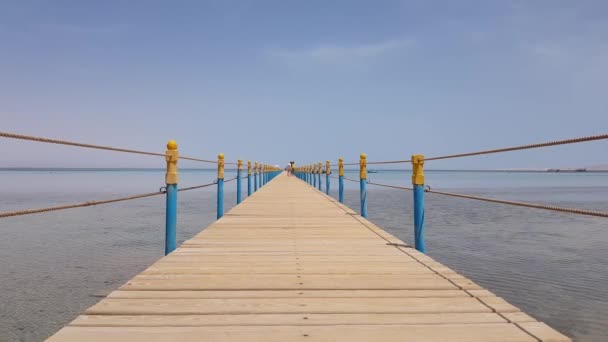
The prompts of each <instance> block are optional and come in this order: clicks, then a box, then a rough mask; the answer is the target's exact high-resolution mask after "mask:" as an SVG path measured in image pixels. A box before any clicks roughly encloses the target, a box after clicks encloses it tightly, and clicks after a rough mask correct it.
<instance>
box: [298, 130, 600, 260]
mask: <svg viewBox="0 0 608 342" xmlns="http://www.w3.org/2000/svg"><path fill="white" fill-rule="evenodd" d="M605 139H608V134H599V135H589V136H583V137H578V138H572V139H563V140H555V141H548V142H543V143H537V144H528V145H519V146H512V147H505V148H498V149H490V150H482V151H477V152H469V153H460V154H450V155H444V156H437V157H431V158H425V156H424V155H420V154H418V155H412V158H411V159H410V160H385V161H373V162H368V161H367V156H366V155H365V154H364V153H362V154H361V156H360V159H359V162H357V163H355V162H351V163H344V161H343V159H342V158H338V171H339V177H337V179H338V180H339V192H338V196H339V201H340V203H344V184H343V183H344V181H345V180H346V181H349V182H354V183H359V184H360V186H359V189H360V201H361V210H360V213H361V216H363V217H364V218H367V185H374V186H379V187H385V188H392V189H400V190H408V191H413V193H414V215H413V216H414V239H415V245H416V249H417V250H419V251H421V252H425V251H426V246H425V241H424V194H425V192H428V193H431V194H438V195H445V196H452V197H459V198H465V199H473V200H479V201H485V202H491V203H497V204H506V205H513V206H520V207H527V208H535V209H543V210H551V211H557V212H563V213H570V214H577V215H586V216H594V217H602V218H608V213H607V212H602V211H595V210H587V209H579V208H563V207H559V206H553V205H546V204H538V203H528V202H520V201H510V200H502V199H494V198H488V197H482V196H475V195H467V194H459V193H452V192H445V191H435V190H431V189H430V188H429V187H427V186H425V176H424V164H425V161H432V160H441V159H450V158H459V157H468V156H475V155H484V154H491V153H501V152H508V151H518V150H527V149H534V148H542V147H549V146H557V145H566V144H575V143H581V142H588V141H597V140H605ZM398 163H411V165H412V185H413V186H412V187H404V186H398V185H392V184H383V183H375V182H371V181H370V180H369V179H368V177H367V174H368V171H367V166H368V165H370V164H371V165H373V164H398ZM349 165H351V166H354V165H357V166H359V179H358V180H357V179H352V178H348V177H345V176H344V166H349ZM297 172H298V176H299V177H300V178H301V179H302V180H304V181H305V182H308V183H309V184H311V185H313V186H314V187H318V189H319V190H321V189H322V182H321V177H320V175H321V173H326V177H327V178H326V194H329V183H330V178H336V177H334V176H331V177H330V175H331V170H330V162H329V161H327V163H326V167H325V169H323V167H322V163H312V164H308V165H305V166H301V167H298V168H297Z"/></svg>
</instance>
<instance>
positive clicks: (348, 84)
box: [0, 0, 608, 169]
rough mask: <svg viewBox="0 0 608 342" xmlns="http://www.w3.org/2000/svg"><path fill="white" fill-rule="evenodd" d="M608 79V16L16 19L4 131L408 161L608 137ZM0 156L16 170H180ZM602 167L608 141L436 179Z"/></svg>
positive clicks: (229, 7)
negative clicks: (414, 156) (503, 170)
mask: <svg viewBox="0 0 608 342" xmlns="http://www.w3.org/2000/svg"><path fill="white" fill-rule="evenodd" d="M607 80H608V2H606V1H601V0H600V1H586V0H581V1H558V0H551V1H533V0H530V1H507V0H500V1H489V0H479V1H466V0H463V1H434V0H424V1H388V0H387V1H356V0H349V1H339V0H335V1H285V0H277V1H263V0H260V1H229V0H226V1H219V0H218V1H202V0H201V1H153V0H149V1H137V0H134V1H110V0H108V1H76V0H75V1H59V0H57V1H30V0H18V1H10V0H5V1H1V2H0V131H5V132H7V131H8V132H15V133H21V134H26V135H36V136H44V137H50V138H58V139H67V140H72V141H80V142H86V143H92V144H102V145H110V146H119V147H125V148H132V149H140V150H146V151H153V152H164V150H165V144H166V142H167V140H169V139H175V140H176V141H177V142H178V144H179V150H180V153H181V154H182V155H188V156H192V157H199V158H204V159H215V158H216V157H217V154H218V153H219V152H223V153H224V154H225V155H226V159H227V160H228V161H235V160H236V159H239V158H240V159H244V160H254V161H263V162H266V163H269V164H280V165H284V164H286V163H287V162H288V161H290V160H294V161H296V164H304V163H308V162H318V161H325V160H331V161H332V163H335V161H336V160H337V158H338V157H343V158H344V159H345V160H346V161H347V162H355V161H357V160H358V156H359V153H361V152H365V153H367V155H368V160H369V161H380V160H395V159H397V160H402V159H409V158H410V156H411V155H412V154H423V155H425V156H429V157H432V156H438V155H444V154H451V153H461V152H471V151H477V150H483V149H487V148H497V147H506V146H511V145H519V144H527V143H537V142H543V141H547V140H556V139H563V138H572V137H577V136H583V135H594V134H602V133H607V132H608V113H607V110H608V106H607V104H608V97H607V94H608V93H607V89H608V87H607ZM0 148H2V151H3V152H2V157H1V158H0V160H1V164H0V167H12V166H52V167H164V159H163V158H162V157H161V158H159V157H150V156H137V155H130V154H120V153H114V152H103V151H95V150H83V149H78V148H74V147H60V146H52V145H43V144H39V143H31V142H24V141H12V140H7V139H0ZM598 164H608V142H607V141H600V142H591V143H583V144H578V145H571V146H562V147H553V148H547V149H542V150H534V151H521V152H510V153H504V154H499V155H491V156H481V157H470V158H461V159H451V160H445V161H435V162H431V161H429V162H428V163H427V165H426V167H427V168H439V169H457V168H466V169H492V168H545V167H581V166H591V165H598ZM180 166H182V167H208V166H209V165H202V164H199V163H196V162H186V161H184V162H180ZM402 167H405V166H402Z"/></svg>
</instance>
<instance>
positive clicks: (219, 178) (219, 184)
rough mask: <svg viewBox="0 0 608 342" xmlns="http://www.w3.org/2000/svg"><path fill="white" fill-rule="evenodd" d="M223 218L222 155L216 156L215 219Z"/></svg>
mask: <svg viewBox="0 0 608 342" xmlns="http://www.w3.org/2000/svg"><path fill="white" fill-rule="evenodd" d="M222 216H224V154H223V153H220V154H218V155H217V218H218V219H220V218H222Z"/></svg>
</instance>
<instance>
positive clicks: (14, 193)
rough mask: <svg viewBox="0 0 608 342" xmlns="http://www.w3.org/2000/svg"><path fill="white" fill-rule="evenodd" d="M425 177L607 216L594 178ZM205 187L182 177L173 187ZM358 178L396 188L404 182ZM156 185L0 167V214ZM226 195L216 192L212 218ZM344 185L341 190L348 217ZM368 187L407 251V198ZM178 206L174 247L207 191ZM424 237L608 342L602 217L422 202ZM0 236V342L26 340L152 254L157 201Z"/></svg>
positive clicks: (147, 178)
mask: <svg viewBox="0 0 608 342" xmlns="http://www.w3.org/2000/svg"><path fill="white" fill-rule="evenodd" d="M426 174H427V183H428V184H429V185H430V186H431V187H432V188H433V189H437V190H439V189H449V190H451V191H460V192H464V193H470V194H479V195H484V196H491V197H496V198H503V199H515V200H523V201H531V202H541V203H550V204H555V205H559V206H568V207H581V208H588V209H595V210H601V211H608V201H607V199H608V173H519V172H517V173H508V172H456V171H450V172H447V171H444V172H433V171H427V172H426ZM233 176H234V173H230V172H228V173H227V175H226V177H227V178H229V177H233ZM214 177H215V174H214V172H213V171H201V170H182V171H181V172H180V186H182V187H186V186H191V185H198V184H203V183H208V182H211V181H212V180H213V178H214ZM347 177H351V178H356V177H357V173H356V172H347ZM369 178H370V180H371V181H374V182H381V183H389V184H397V185H408V183H409V172H405V171H403V172H397V171H380V172H379V173H373V174H370V175H369ZM163 180H164V174H163V171H162V170H131V171H99V170H98V171H78V170H75V171H52V170H45V171H44V170H43V171H0V188H1V189H2V196H0V211H8V210H15V209H25V208H36V207H43V206H49V205H58V204H67V203H73V202H79V201H86V200H95V199H105V198H111V197H113V196H122V195H128V194H134V193H144V192H151V191H156V190H158V188H159V187H160V186H162V185H163V184H162V183H163ZM332 182H333V183H332V191H331V192H332V195H333V196H337V193H336V190H337V182H336V180H333V179H332ZM235 188H236V185H235V183H234V182H232V183H228V184H226V209H229V208H231V207H232V206H233V204H234V202H235V190H236V189H235ZM357 189H358V184H357V183H351V182H346V204H347V205H349V206H350V207H352V208H354V209H358V207H359V200H358V190H357ZM368 191H369V192H368V210H369V216H370V219H371V220H372V221H374V222H376V223H377V224H378V225H380V226H382V227H384V228H385V229H386V230H388V231H389V232H391V233H392V234H394V235H396V236H398V237H399V238H401V239H402V240H404V241H406V242H412V217H411V211H412V200H411V197H412V195H411V193H410V192H408V191H402V190H394V189H386V188H378V187H374V186H371V185H370V186H369V190H368ZM178 208H179V213H178V215H179V216H178V239H179V240H180V241H183V240H185V239H188V238H190V237H191V236H193V235H194V234H196V233H198V232H199V231H200V230H201V229H202V228H203V227H205V226H207V225H208V224H209V223H210V222H212V221H213V220H214V219H215V189H214V188H213V187H212V188H208V189H201V190H194V191H189V192H181V193H180V194H179V206H178ZM426 229H427V244H428V249H429V254H430V255H431V256H432V257H434V258H436V259H437V260H438V261H440V262H442V263H444V264H446V265H448V266H449V267H451V268H453V269H455V270H457V271H458V272H460V273H462V274H464V275H465V276H467V277H470V278H471V279H473V280H474V281H476V282H478V283H479V284H480V285H482V286H484V287H486V288H488V289H490V290H491V291H493V292H495V293H496V294H497V295H499V296H502V297H504V298H506V299H507V300H508V301H509V302H511V303H512V304H514V305H517V306H518V307H520V308H521V309H522V310H524V311H526V312H528V313H529V314H531V315H532V316H534V317H536V318H537V319H540V320H543V321H545V322H547V323H549V324H550V325H552V326H553V327H555V328H556V329H558V330H560V331H561V332H563V333H565V334H567V335H569V336H572V337H573V338H574V339H575V340H577V341H607V340H608V220H606V219H600V218H592V217H582V216H575V215H570V214H561V213H555V212H547V211H542V210H534V209H526V208H519V207H511V206H504V205H497V204H489V203H484V202H478V201H471V200H465V199H458V198H449V197H443V196H440V195H433V194H428V195H427V197H426ZM0 232H1V233H2V237H3V238H2V239H0V265H1V267H0V279H1V281H0V341H39V340H42V339H44V338H46V337H48V336H49V335H51V334H52V333H54V332H55V331H57V330H58V329H59V328H61V327H62V326H63V325H64V324H66V323H68V322H69V321H71V320H72V319H73V318H74V317H76V316H77V315H78V314H79V313H80V312H81V311H82V310H84V309H86V308H87V307H89V306H91V305H92V304H94V303H95V302H97V301H99V299H100V298H101V297H102V296H104V295H105V294H107V293H108V292H109V291H111V290H112V289H115V288H116V287H118V286H120V285H122V284H123V283H124V282H125V281H126V280H128V279H129V278H131V277H132V276H134V275H135V274H136V273H138V272H140V271H142V270H143V269H145V268H146V267H147V266H148V265H150V264H151V263H152V262H154V261H155V260H156V259H158V258H159V257H161V256H162V255H163V239H164V197H163V196H158V197H153V198H146V199H140V200H134V201H129V202H121V203H116V204H109V205H103V206H97V207H89V208H80V209H71V210H65V211H60V212H51V213H44V214H37V215H30V216H23V217H14V218H6V219H0Z"/></svg>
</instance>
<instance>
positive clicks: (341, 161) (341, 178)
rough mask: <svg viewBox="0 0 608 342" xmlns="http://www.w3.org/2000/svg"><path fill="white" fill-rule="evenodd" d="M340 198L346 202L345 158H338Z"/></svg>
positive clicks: (341, 201) (342, 201)
mask: <svg viewBox="0 0 608 342" xmlns="http://www.w3.org/2000/svg"><path fill="white" fill-rule="evenodd" d="M338 187H339V189H338V200H339V201H340V203H342V204H344V159H343V158H338Z"/></svg>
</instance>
